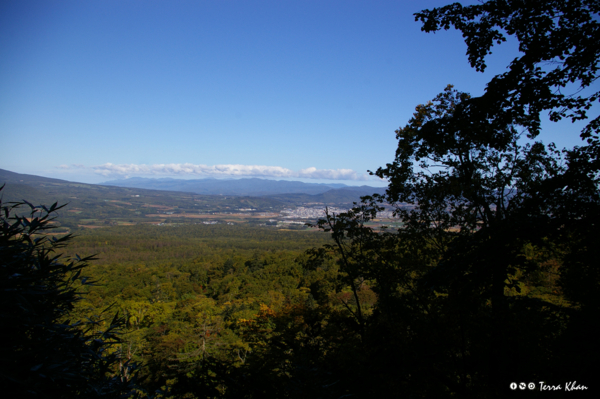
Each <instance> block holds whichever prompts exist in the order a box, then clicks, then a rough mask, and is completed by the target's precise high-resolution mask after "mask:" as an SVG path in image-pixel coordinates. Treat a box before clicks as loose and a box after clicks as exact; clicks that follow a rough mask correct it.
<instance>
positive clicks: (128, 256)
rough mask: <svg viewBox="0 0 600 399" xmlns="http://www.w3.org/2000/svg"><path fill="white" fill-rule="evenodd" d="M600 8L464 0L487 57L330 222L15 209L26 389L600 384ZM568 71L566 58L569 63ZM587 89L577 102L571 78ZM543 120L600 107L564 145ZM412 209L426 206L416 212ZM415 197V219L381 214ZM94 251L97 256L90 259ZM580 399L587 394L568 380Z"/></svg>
mask: <svg viewBox="0 0 600 399" xmlns="http://www.w3.org/2000/svg"><path fill="white" fill-rule="evenodd" d="M599 15H600V4H599V3H598V1H592V0H572V1H562V0H561V1H552V0H548V1H501V0H490V1H486V2H480V3H477V4H476V5H471V6H461V5H460V4H458V3H455V4H451V5H448V6H446V7H441V8H436V9H432V10H424V11H422V12H420V13H417V14H415V18H416V20H417V21H420V22H421V23H422V26H423V30H424V31H426V32H437V31H441V30H447V29H449V28H451V27H452V28H455V29H457V30H459V31H461V33H462V34H463V37H464V39H465V42H466V44H467V56H468V60H469V63H470V64H471V66H472V67H473V68H475V69H476V70H478V71H483V70H485V68H486V63H485V60H486V57H487V56H488V55H489V54H490V53H491V50H492V47H494V46H496V45H499V44H501V43H502V42H504V41H506V40H507V36H511V37H513V38H514V39H515V40H516V41H517V42H518V44H519V50H520V53H519V57H517V58H515V59H514V60H512V61H510V62H509V63H507V64H508V67H507V69H506V72H504V73H502V74H500V75H497V76H495V77H494V78H493V79H492V80H491V81H490V82H489V83H488V85H487V87H486V90H485V92H484V94H483V95H481V96H478V97H477V96H471V95H469V94H468V93H464V92H461V91H459V90H458V89H456V88H454V87H453V86H451V85H449V86H447V87H446V88H445V89H443V88H442V92H441V93H440V94H439V95H437V96H436V97H435V98H433V99H431V101H428V102H426V103H423V104H419V105H417V106H416V108H415V112H414V114H413V116H412V118H411V119H410V120H409V121H407V123H406V124H405V125H404V126H403V127H400V128H399V129H398V130H396V138H397V140H398V147H397V150H396V154H395V157H394V159H393V160H382V162H386V161H388V162H387V163H385V166H382V167H380V168H379V169H377V170H375V171H372V172H371V173H372V174H373V175H376V176H378V177H380V178H382V179H386V180H387V181H388V182H389V185H388V188H387V190H386V192H385V194H374V195H372V196H367V197H363V198H362V202H360V203H357V204H355V206H354V208H353V209H351V210H348V211H346V212H339V213H334V212H328V213H327V214H326V215H325V217H323V218H321V219H319V220H318V221H316V222H315V223H314V224H315V226H314V227H316V228H313V229H307V230H304V231H300V230H298V231H288V230H286V229H276V228H270V227H268V226H255V225H254V226H251V225H246V226H244V225H184V224H172V225H161V226H158V225H157V226H150V225H137V226H113V227H103V228H97V229H93V230H80V231H77V234H76V236H75V237H74V236H71V235H68V234H67V235H58V234H56V235H53V234H52V230H53V228H54V227H55V226H56V224H55V221H54V220H53V215H56V212H57V211H61V210H62V209H63V208H61V207H60V205H57V204H55V205H50V204H46V206H45V207H40V206H37V205H38V204H30V203H27V202H22V203H6V202H3V203H2V214H1V222H2V237H1V239H2V241H1V242H0V251H1V252H0V255H1V257H2V262H3V263H2V270H1V273H2V275H1V279H0V281H1V282H2V290H1V291H0V292H1V295H2V298H1V300H2V321H3V326H4V327H5V328H3V329H2V335H1V339H2V340H3V342H5V343H7V344H6V345H4V346H3V347H2V350H1V353H0V356H1V359H2V362H1V363H0V367H2V369H1V372H0V375H1V377H2V384H3V387H4V389H7V390H10V391H17V392H20V395H19V396H20V397H31V398H36V397H77V396H79V397H115V398H117V397H136V396H137V397H155V398H349V397H356V398H379V397H382V398H387V397H406V398H438V397H465V398H503V397H510V396H512V395H518V396H527V397H547V396H554V395H556V396H558V397H564V396H567V395H572V396H577V395H594V397H597V395H598V394H597V392H598V378H597V376H596V374H597V371H596V370H595V369H594V368H593V367H592V366H591V365H592V364H593V363H594V362H595V361H596V359H597V358H598V356H599V355H600V346H599V341H598V336H600V327H599V324H598V323H597V318H598V314H599V312H600V295H599V293H600V292H599V288H600V268H598V259H599V257H600V252H599V251H600V246H599V245H598V237H600V191H599V179H600V138H599V135H598V133H599V132H598V129H599V128H600V117H593V116H590V115H588V113H589V114H592V115H593V113H592V111H593V110H595V109H596V108H594V107H597V106H598V99H599V98H600V92H599V91H597V90H596V91H594V88H596V89H597V84H596V85H594V84H595V83H596V82H597V79H598V67H599V66H598V60H599V59H600V47H599V46H598V43H600V40H599V39H600V24H599V23H598V16H599ZM549 65H550V66H549ZM573 87H575V89H573V90H572V92H571V93H570V94H569V95H567V94H564V92H566V91H568V90H569V89H570V88H573ZM541 115H549V118H550V121H551V122H552V121H554V122H556V121H559V120H563V119H564V120H570V121H584V122H585V125H584V126H583V128H582V129H581V130H580V131H578V132H569V131H566V132H565V134H570V135H577V134H578V135H579V137H580V138H581V141H580V145H577V146H574V147H572V148H564V149H561V148H557V146H556V145H555V144H554V143H552V142H549V141H547V140H546V141H544V139H545V136H544V132H543V130H542V123H541ZM407 205H408V206H407ZM389 207H393V209H394V212H395V218H397V219H398V221H399V223H398V225H396V226H394V227H393V228H392V227H389V228H384V227H378V228H374V227H373V226H372V224H370V222H371V221H372V220H373V219H375V218H376V217H377V214H378V212H381V211H382V210H383V209H384V208H385V209H388V208H389ZM88 255H89V256H91V257H87V256H88ZM566 392H569V393H568V394H567V393H566Z"/></svg>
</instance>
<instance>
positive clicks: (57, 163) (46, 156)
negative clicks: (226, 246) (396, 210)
mask: <svg viewBox="0 0 600 399" xmlns="http://www.w3.org/2000/svg"><path fill="white" fill-rule="evenodd" d="M448 3H450V2H448V1H420V2H408V1H377V0H373V1H368V2H366V1H348V0H344V1H324V0H321V1H310V0H303V1H229V0H221V1H216V0H214V1H181V0H175V1H151V0H150V1H149V0H145V1H141V0H135V1H133V0H122V1H112V0H102V1H94V0H86V1H52V0H44V1H29V0H21V1H6V0H1V1H0V139H1V143H2V148H3V151H2V155H1V157H0V168H2V169H8V170H11V171H13V172H18V173H29V174H37V175H42V176H47V177H56V178H63V179H67V180H75V181H83V182H88V183H98V182H101V181H105V180H109V179H112V178H122V177H127V176H146V177H179V178H202V177H208V176H212V177H218V178H227V177H244V176H252V177H270V178H277V179H291V180H301V181H311V182H325V181H330V182H332V181H336V182H343V183H346V184H361V185H362V184H369V185H383V184H384V182H381V181H378V180H372V179H373V178H372V177H369V176H368V175H367V174H366V172H367V170H375V169H377V167H379V166H383V165H385V163H387V162H391V161H392V160H393V156H394V151H395V148H396V140H395V134H394V131H395V129H397V128H398V127H399V126H404V125H405V124H406V123H407V121H408V119H409V118H410V117H411V114H412V112H413V111H414V108H415V106H416V105H417V104H420V103H424V102H426V101H428V100H430V99H431V98H433V97H434V96H435V95H436V94H438V93H439V92H441V91H442V90H443V89H444V87H445V86H446V85H447V84H454V85H455V86H456V88H457V89H459V90H461V91H465V92H469V93H471V94H473V95H479V94H481V93H482V92H483V90H484V88H485V84H486V82H487V81H489V80H490V79H491V77H492V76H493V75H495V74H498V73H502V72H504V71H505V67H506V65H508V63H509V62H510V60H511V59H513V58H514V57H515V56H516V55H517V52H516V44H515V43H514V42H508V43H507V44H504V45H502V46H500V47H498V48H497V49H495V50H494V54H493V55H492V57H491V58H490V61H489V62H488V65H489V67H488V70H487V71H486V73H483V74H482V73H478V72H475V70H473V69H472V68H470V66H469V64H468V62H467V58H466V56H465V51H466V45H465V44H464V42H463V41H462V38H461V36H460V34H459V33H457V32H455V31H447V32H442V33H437V34H427V33H424V32H421V30H420V28H421V25H420V24H419V23H418V22H415V21H414V16H413V13H415V12H417V11H419V10H421V9H423V8H432V7H437V6H443V5H445V4H448ZM463 4H469V2H463ZM544 127H545V130H546V133H545V136H543V138H544V140H545V141H550V140H552V141H556V142H557V144H558V145H559V146H572V145H574V144H576V143H577V142H578V127H577V126H572V125H571V124H570V123H569V122H562V123H560V124H549V123H546V124H544Z"/></svg>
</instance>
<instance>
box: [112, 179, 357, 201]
mask: <svg viewBox="0 0 600 399" xmlns="http://www.w3.org/2000/svg"><path fill="white" fill-rule="evenodd" d="M102 184H103V185H107V186H117V187H130V188H144V189H151V190H165V191H182V192H192V193H196V194H204V195H238V196H261V197H262V196H270V195H278V194H309V195H315V194H322V193H325V192H327V191H329V190H332V189H342V188H351V186H347V185H345V184H339V183H303V182H299V181H288V180H269V179H259V178H243V179H227V180H220V179H210V178H207V179H191V180H184V179H171V178H167V179H151V178H139V177H135V178H129V179H121V180H111V181H106V182H103V183H102ZM363 187H364V186H363Z"/></svg>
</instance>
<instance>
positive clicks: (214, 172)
mask: <svg viewBox="0 0 600 399" xmlns="http://www.w3.org/2000/svg"><path fill="white" fill-rule="evenodd" d="M61 166H64V165H61ZM92 169H93V170H94V171H95V172H96V173H98V174H100V175H102V176H106V177H109V176H124V177H130V176H148V175H153V176H174V175H175V176H216V177H225V176H235V177H242V176H244V177H280V178H304V179H327V180H367V179H368V175H366V174H362V175H360V174H358V173H356V172H355V171H354V170H352V169H317V168H314V167H310V168H306V169H301V170H299V171H294V170H291V169H287V168H282V167H281V166H265V165H212V166H209V165H195V164H191V163H183V164H180V163H177V164H176V163H171V164H154V165H135V164H121V165H115V164H112V163H105V164H104V165H98V166H93V167H92Z"/></svg>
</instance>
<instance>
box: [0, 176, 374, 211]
mask: <svg viewBox="0 0 600 399" xmlns="http://www.w3.org/2000/svg"><path fill="white" fill-rule="evenodd" d="M4 183H7V187H6V188H5V189H4V190H3V191H2V194H1V195H2V196H3V198H4V200H5V201H16V200H21V199H27V200H29V201H34V202H40V203H52V202H54V201H59V202H61V203H64V202H73V201H75V202H77V200H74V198H79V199H81V198H86V199H87V200H88V201H92V202H94V201H101V200H102V199H116V198H121V197H125V196H127V197H130V196H132V195H138V194H139V195H142V196H144V197H149V196H152V197H154V198H158V197H161V198H162V197H164V200H165V201H167V202H170V201H175V198H180V197H181V196H182V195H187V196H189V195H190V194H189V193H193V194H199V195H201V196H206V197H207V201H208V200H209V199H208V197H211V198H214V199H211V200H210V202H211V203H213V202H214V201H215V200H216V199H217V198H223V196H230V197H229V198H231V196H235V197H254V198H256V200H259V201H260V203H264V206H265V207H267V208H268V209H272V208H274V207H277V206H276V203H277V204H280V205H281V206H289V205H294V206H300V205H304V204H307V203H315V202H319V203H323V204H327V205H341V204H346V205H348V204H352V202H356V201H359V200H360V197H362V196H365V195H371V194H375V193H378V194H383V193H384V192H385V188H383V187H371V186H360V187H358V186H347V185H345V184H336V183H331V184H316V183H302V182H298V181H286V180H267V179H237V180H217V179H198V180H181V179H144V178H131V179H124V180H114V181H109V182H105V183H103V184H86V183H76V182H70V181H67V180H60V179H52V178H48V177H41V176H35V175H27V174H21V173H15V172H11V171H8V170H3V169H0V186H1V185H2V184H4ZM136 190H137V191H136ZM140 190H143V191H144V192H142V191H140ZM94 199H95V200H94ZM269 207H271V208H269Z"/></svg>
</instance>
